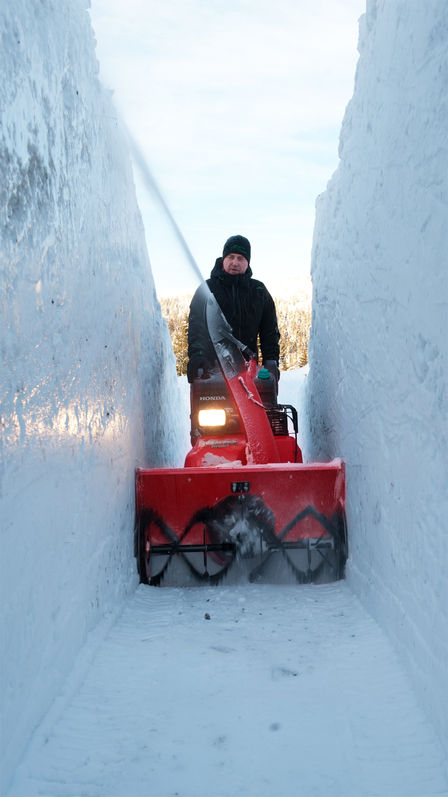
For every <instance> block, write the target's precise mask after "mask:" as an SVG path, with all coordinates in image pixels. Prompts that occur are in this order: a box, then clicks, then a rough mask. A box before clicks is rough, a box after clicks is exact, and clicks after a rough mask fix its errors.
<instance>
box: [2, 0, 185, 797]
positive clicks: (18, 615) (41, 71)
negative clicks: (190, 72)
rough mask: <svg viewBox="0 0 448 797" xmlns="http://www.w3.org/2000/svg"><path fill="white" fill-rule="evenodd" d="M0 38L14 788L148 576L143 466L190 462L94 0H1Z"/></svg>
mask: <svg viewBox="0 0 448 797" xmlns="http://www.w3.org/2000/svg"><path fill="white" fill-rule="evenodd" d="M0 39H1V47H0V74H1V76H2V80H1V82H0V120H1V128H0V313H1V314H0V323H1V337H0V341H1V342H0V346H1V349H0V351H1V362H0V406H1V409H0V457H1V458H0V533H1V541H0V551H1V553H0V556H1V578H0V605H1V619H0V638H1V651H0V669H1V705H0V710H1V716H2V750H1V760H0V771H1V776H0V777H1V779H3V780H4V781H5V782H6V783H7V782H8V778H9V776H10V774H11V772H12V769H13V768H14V765H15V764H16V763H17V761H18V759H19V758H20V756H21V755H22V753H23V749H24V746H25V745H26V742H27V741H28V739H29V737H30V734H31V732H32V730H33V728H34V727H35V725H36V723H37V722H38V721H40V719H41V717H42V714H43V712H45V711H46V710H47V709H48V705H49V703H50V702H51V700H52V699H53V698H54V695H55V692H56V691H57V689H58V687H59V685H60V683H61V682H62V680H63V678H64V676H65V675H66V674H67V672H69V670H70V668H71V666H72V664H73V660H74V657H75V656H76V654H77V652H78V651H79V649H80V646H81V645H82V644H83V642H84V641H85V638H86V634H87V632H88V630H89V629H91V628H93V627H94V625H95V624H96V623H97V622H98V621H99V620H100V619H101V618H102V617H104V614H105V613H106V612H107V611H113V609H114V607H115V606H116V605H117V604H119V603H120V601H121V600H122V599H123V596H124V595H126V594H129V593H130V592H131V591H132V590H133V589H134V588H135V586H136V583H137V578H136V573H135V567H134V562H133V558H132V547H133V539H132V538H133V533H132V529H133V518H134V470H135V466H136V465H143V464H150V463H153V464H157V463H158V464H166V463H168V462H169V461H171V462H172V464H180V457H179V456H178V452H177V449H178V440H179V439H180V424H179V421H178V417H179V416H178V412H177V407H176V403H177V402H176V398H177V381H176V375H175V366H174V356H173V352H172V348H171V344H170V340H169V335H168V332H167V329H166V325H165V323H164V322H163V320H162V317H161V313H160V308H159V305H158V303H157V299H156V294H155V290H154V285H153V280H152V275H151V270H150V266H149V262H148V255H147V251H146V244H145V239H144V234H143V225H142V221H141V217H140V213H139V210H138V208H137V203H136V198H135V190H134V183H133V177H132V172H131V164H130V160H129V157H128V154H127V148H126V144H125V141H124V138H123V136H122V135H121V133H120V130H119V127H118V124H117V118H116V113H115V111H114V108H113V106H112V103H111V101H110V97H109V95H108V94H107V93H106V92H105V91H104V90H103V89H102V87H101V86H100V84H99V82H98V79H97V63H96V60H95V56H94V41H93V34H92V29H91V26H90V20H89V16H88V11H87V9H86V3H84V2H72V1H70V2H68V0H58V2H57V3H54V2H50V0H42V2H39V3H36V2H34V0H14V2H11V3H9V2H8V3H1V5H0ZM167 397H169V400H167ZM0 792H1V793H3V789H2V786H1V785H0ZM24 797H26V796H25V795H24Z"/></svg>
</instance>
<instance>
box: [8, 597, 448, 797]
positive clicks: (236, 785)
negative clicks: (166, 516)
mask: <svg viewBox="0 0 448 797" xmlns="http://www.w3.org/2000/svg"><path fill="white" fill-rule="evenodd" d="M206 614H207V615H209V617H210V619H206V617H205V615H206ZM436 794H438V795H441V794H445V795H446V794H448V787H447V781H446V780H445V778H444V775H443V770H442V752H441V749H440V747H438V744H437V741H436V739H435V735H434V731H433V729H432V728H431V727H430V726H429V724H428V723H427V721H426V720H425V719H424V718H423V716H422V715H421V714H420V713H419V710H418V708H417V706H416V701H415V697H414V695H413V694H412V691H411V690H410V687H409V684H408V682H407V679H406V677H405V676H404V674H403V671H402V669H401V668H400V666H399V664H398V663H397V660H396V657H395V654H394V653H393V651H392V647H391V645H390V643H389V642H388V641H387V639H386V637H385V635H384V634H383V632H382V631H381V630H380V629H379V627H378V626H377V625H376V623H375V622H374V621H373V620H372V619H371V618H370V617H369V616H368V615H367V614H366V612H365V611H364V609H363V608H362V607H361V605H360V603H359V602H358V600H357V598H356V597H354V595H353V593H352V592H351V591H350V589H349V588H348V587H347V585H346V584H345V583H343V582H340V583H338V584H335V585H326V586H321V587H303V586H301V587H295V586H292V587H274V586H268V585H263V586H249V587H231V588H228V587H205V588H191V589H184V590H181V589H174V588H166V589H163V588H161V589H157V588H153V587H144V586H141V587H140V588H139V589H138V590H137V592H136V593H135V594H134V595H133V596H132V597H131V598H129V599H128V600H127V601H126V603H125V606H124V608H123V612H122V614H121V616H120V617H119V618H118V620H117V622H116V623H115V625H114V626H113V627H112V628H110V629H109V630H108V631H107V632H106V634H105V636H104V638H103V639H102V640H96V639H95V640H93V641H92V642H91V643H90V645H89V646H88V647H87V648H86V650H85V651H84V652H83V661H82V663H80V665H79V666H78V668H77V669H76V670H75V672H74V674H73V676H72V678H71V680H70V683H69V684H68V685H67V687H66V690H65V693H64V695H63V697H62V698H61V700H60V703H59V704H58V705H57V706H55V708H54V709H53V711H52V713H51V715H50V716H49V717H48V718H47V720H46V722H45V723H44V724H43V726H42V728H41V729H40V731H39V733H38V734H37V736H36V739H35V742H34V744H33V745H32V748H31V750H30V753H29V755H28V757H27V759H26V762H25V765H24V766H23V767H21V768H20V770H19V773H18V775H17V778H16V781H15V784H14V788H13V789H12V790H11V792H10V795H9V797H38V795H46V797H81V796H83V795H86V797H87V796H88V797H147V796H148V795H151V796H152V795H153V796H154V797H174V796H175V795H177V796H178V797H202V795H203V797H236V795H241V797H265V796H266V797H274V795H275V796H277V795H278V796H279V797H297V795H304V797H311V796H313V797H318V796H319V797H320V796H321V797H336V795H338V797H339V796H340V797H364V796H365V797H367V795H368V796H369V797H373V795H376V796H377V797H411V795H412V796H413V797H414V796H415V797H424V795H436Z"/></svg>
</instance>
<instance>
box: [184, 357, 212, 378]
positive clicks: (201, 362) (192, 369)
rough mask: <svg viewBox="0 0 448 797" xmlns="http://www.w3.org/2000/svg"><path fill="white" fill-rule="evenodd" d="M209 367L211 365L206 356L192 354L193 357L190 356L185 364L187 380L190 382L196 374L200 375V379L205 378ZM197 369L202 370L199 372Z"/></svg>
mask: <svg viewBox="0 0 448 797" xmlns="http://www.w3.org/2000/svg"><path fill="white" fill-rule="evenodd" d="M211 368H212V366H211V364H210V362H209V361H208V360H207V358H206V357H204V355H203V354H193V357H190V359H189V360H188V365H187V379H188V381H189V382H190V383H191V382H193V380H194V379H196V378H197V377H198V376H200V377H201V379H207V377H208V376H209V372H210V370H211ZM199 371H202V373H201V374H199Z"/></svg>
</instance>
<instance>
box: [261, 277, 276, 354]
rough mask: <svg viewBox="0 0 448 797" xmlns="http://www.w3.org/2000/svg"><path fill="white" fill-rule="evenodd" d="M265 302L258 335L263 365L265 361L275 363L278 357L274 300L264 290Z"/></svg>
mask: <svg viewBox="0 0 448 797" xmlns="http://www.w3.org/2000/svg"><path fill="white" fill-rule="evenodd" d="M265 291H266V295H265V302H264V307H263V314H262V316H261V321H260V327H259V330H258V331H259V335H260V348H261V355H262V357H263V363H265V362H266V360H275V361H276V363H278V361H279V357H280V346H279V341H280V332H279V329H278V323H277V313H276V310H275V304H274V300H273V298H272V296H271V294H270V293H269V291H268V290H266V289H265Z"/></svg>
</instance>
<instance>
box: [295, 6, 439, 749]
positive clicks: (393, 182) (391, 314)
mask: <svg viewBox="0 0 448 797" xmlns="http://www.w3.org/2000/svg"><path fill="white" fill-rule="evenodd" d="M447 35H448V8H447V6H446V4H445V3H442V2H438V1H437V0H430V2H428V3H424V4H419V3H406V2H396V3H382V2H371V3H368V8H367V13H366V15H365V16H364V17H362V18H361V23H360V54H361V55H360V61H359V65H358V69H357V75H356V83H355V91H354V96H353V99H352V101H351V102H350V104H349V107H348V109H347V111H346V115H345V120H344V123H343V128H342V133H341V139H340V156H341V162H340V166H339V168H338V170H337V172H336V174H335V175H334V176H333V178H332V180H331V181H330V183H329V185H328V188H327V191H326V192H325V194H323V195H322V196H321V197H320V198H319V200H318V206H317V220H316V226H315V234H314V244H313V264H312V278H313V284H314V300H313V301H314V311H313V325H312V333H311V344H310V363H311V369H310V376H309V383H308V407H309V422H310V424H309V426H310V428H309V434H310V439H311V447H310V452H309V453H310V456H311V457H318V458H326V457H331V456H334V455H338V456H341V457H342V458H343V459H344V460H345V462H346V466H347V490H348V496H347V512H348V527H349V544H350V560H349V564H348V578H349V581H350V583H351V584H352V586H353V587H354V588H355V589H356V591H357V592H358V593H359V594H360V595H361V596H362V598H363V600H364V601H365V603H366V604H367V606H368V608H369V609H370V610H371V611H372V613H373V614H374V615H375V616H376V617H377V618H378V619H380V621H381V622H382V624H383V626H384V627H385V628H386V629H387V630H388V632H389V633H390V635H391V636H392V637H393V638H394V639H395V641H396V643H397V645H398V646H399V648H400V651H401V654H402V656H403V657H404V659H405V660H406V661H407V665H408V669H409V670H410V672H411V673H412V676H413V679H414V684H415V685H416V687H417V690H418V693H419V695H420V698H421V701H422V703H423V704H424V705H425V706H426V709H427V711H428V713H429V714H430V715H431V716H432V718H433V720H434V722H435V725H436V727H437V728H438V730H439V732H440V734H441V736H442V738H443V739H444V741H445V744H446V740H447V739H448V727H447V718H448V702H447V700H448V693H447V690H446V681H447V676H448V673H447V662H448V638H447V635H446V628H447V623H448V615H447V606H448V587H447V580H446V569H447V564H448V535H447V522H446V518H447V517H448V490H447V484H448V461H447V430H448V385H447V373H448V361H447V360H448V344H447V340H448V336H447V321H446V319H447V296H448V272H447V268H446V253H447V251H448V227H447V223H446V219H447V206H448V140H447V136H446V130H447V129H448V105H447V99H446V85H447V80H448V59H447V52H446V39H447Z"/></svg>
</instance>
